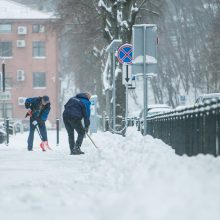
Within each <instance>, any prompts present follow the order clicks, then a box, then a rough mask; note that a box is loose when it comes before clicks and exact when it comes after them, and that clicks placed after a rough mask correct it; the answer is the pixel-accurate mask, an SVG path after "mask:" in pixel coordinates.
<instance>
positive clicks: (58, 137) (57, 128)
mask: <svg viewBox="0 0 220 220" xmlns="http://www.w3.org/2000/svg"><path fill="white" fill-rule="evenodd" d="M56 130H57V146H59V142H60V136H59V135H60V132H59V131H60V119H59V118H57V119H56Z"/></svg>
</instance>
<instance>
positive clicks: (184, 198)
mask: <svg viewBox="0 0 220 220" xmlns="http://www.w3.org/2000/svg"><path fill="white" fill-rule="evenodd" d="M36 136H37V134H36ZM26 138H27V134H23V135H17V136H15V137H13V138H12V139H11V142H10V146H9V147H6V146H4V145H0V176H1V181H0V204H1V205H0V213H1V219H4V220H6V219H7V220H8V219H11V220H12V219H16V220H20V219H21V220H26V219H28V220H30V219H31V220H35V219H36V220H37V219H38V220H39V219H48V220H49V219H79V220H103V219H105V220H112V219H116V220H144V219H149V220H176V219H178V220H186V219H187V220H195V219H199V220H207V219H212V220H217V219H219V216H220V209H219V203H220V184H219V182H220V172H219V169H220V158H214V157H212V156H202V155H199V156H197V157H192V158H188V157H186V156H183V157H179V156H176V155H175V154H174V151H173V150H172V149H171V148H170V147H169V146H167V145H166V144H164V143H163V142H162V141H160V140H157V139H153V138H152V137H150V136H147V137H143V136H141V135H140V133H138V132H137V131H136V130H135V129H129V131H128V133H127V137H126V138H123V137H121V136H118V135H113V134H111V133H108V132H106V133H98V134H94V135H92V138H93V139H94V141H95V142H96V144H97V145H98V146H100V149H99V150H97V149H96V148H95V147H94V146H92V145H91V143H90V141H89V140H88V138H86V139H85V142H84V144H83V147H82V150H84V151H85V153H86V154H85V155H82V156H70V155H68V153H69V150H68V143H67V135H66V133H65V132H62V133H61V137H60V142H61V145H60V147H55V140H56V138H55V132H53V131H51V132H49V140H50V144H51V145H52V146H54V150H53V151H49V152H41V151H40V150H39V149H38V148H36V147H35V150H34V151H33V152H27V151H26V149H25V146H26ZM38 143H39V139H38V141H36V142H35V146H36V145H37V144H38Z"/></svg>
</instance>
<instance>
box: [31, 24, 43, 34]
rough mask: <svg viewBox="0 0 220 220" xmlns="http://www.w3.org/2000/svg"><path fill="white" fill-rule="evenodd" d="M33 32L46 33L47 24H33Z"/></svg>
mask: <svg viewBox="0 0 220 220" xmlns="http://www.w3.org/2000/svg"><path fill="white" fill-rule="evenodd" d="M32 32H33V33H44V32H45V26H44V25H43V24H33V25H32Z"/></svg>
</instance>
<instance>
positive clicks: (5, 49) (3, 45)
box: [0, 41, 12, 57]
mask: <svg viewBox="0 0 220 220" xmlns="http://www.w3.org/2000/svg"><path fill="white" fill-rule="evenodd" d="M0 57H12V42H10V41H5V42H0Z"/></svg>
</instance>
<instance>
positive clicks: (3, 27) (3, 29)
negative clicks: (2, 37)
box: [0, 24, 11, 33]
mask: <svg viewBox="0 0 220 220" xmlns="http://www.w3.org/2000/svg"><path fill="white" fill-rule="evenodd" d="M10 32H11V24H0V33H10Z"/></svg>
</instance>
